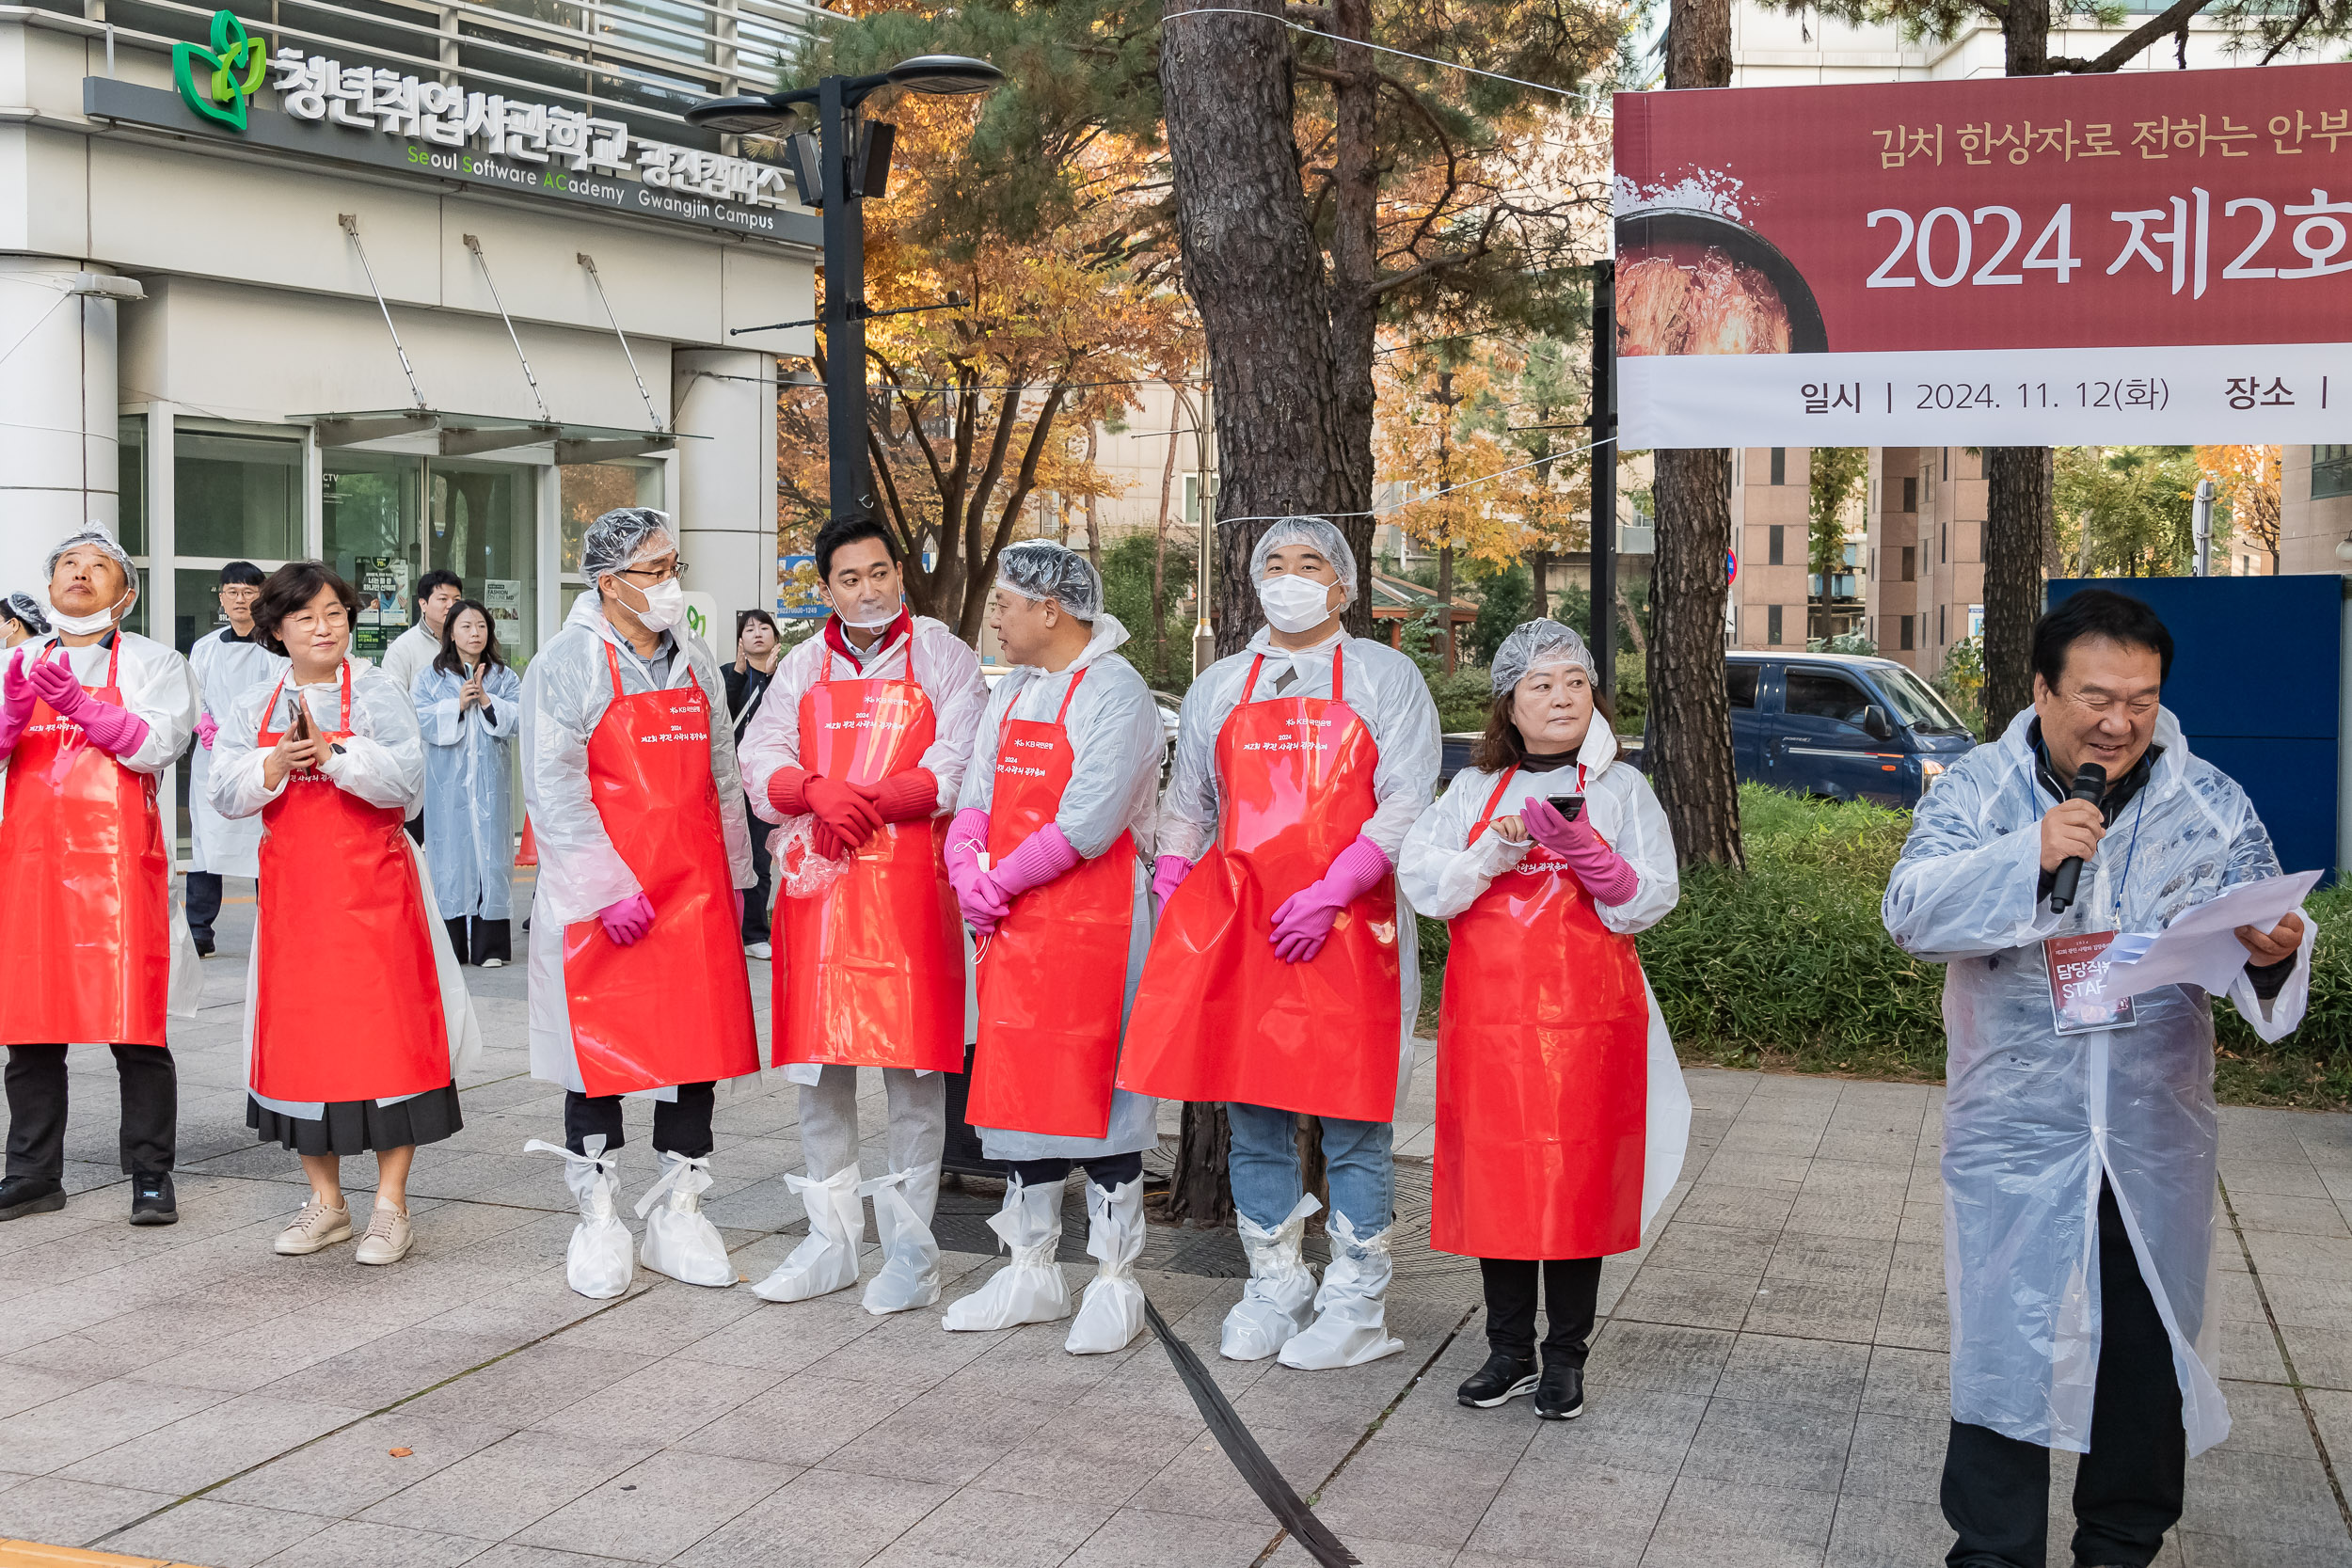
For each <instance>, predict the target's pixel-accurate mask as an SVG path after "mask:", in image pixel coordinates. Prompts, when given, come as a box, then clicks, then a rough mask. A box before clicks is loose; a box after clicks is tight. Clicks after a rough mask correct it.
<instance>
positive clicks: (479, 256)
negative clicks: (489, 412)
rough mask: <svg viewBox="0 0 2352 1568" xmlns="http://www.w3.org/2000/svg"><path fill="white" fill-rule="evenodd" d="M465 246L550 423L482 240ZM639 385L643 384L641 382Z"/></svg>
mask: <svg viewBox="0 0 2352 1568" xmlns="http://www.w3.org/2000/svg"><path fill="white" fill-rule="evenodd" d="M466 248H467V249H468V250H470V251H472V252H473V262H474V265H475V266H477V267H480V268H481V269H482V281H483V282H485V283H486V284H488V285H489V289H490V303H491V304H493V305H495V306H497V307H498V308H499V320H501V321H502V322H504V323H505V324H506V341H508V342H510V343H513V344H514V345H515V357H516V358H517V359H519V360H521V361H522V366H523V379H524V380H525V381H528V382H530V383H531V401H532V402H533V403H535V404H538V405H539V418H540V419H542V420H546V421H547V422H548V423H549V424H552V423H554V422H555V416H554V415H553V414H550V413H548V400H547V399H546V398H545V397H544V396H542V395H541V394H540V391H539V378H538V377H537V376H535V375H533V374H532V372H531V356H529V355H527V354H525V353H524V352H523V341H522V338H521V336H520V335H519V334H517V333H516V330H515V318H514V317H512V316H510V315H508V314H507V313H506V301H504V300H502V299H501V298H499V285H498V279H497V278H495V277H491V276H490V259H489V258H488V257H487V256H485V255H484V254H483V253H482V242H481V241H480V240H479V239H477V238H475V237H474V236H473V235H471V234H469V235H467V236H466ZM629 368H630V369H632V370H634V369H635V368H636V366H635V365H634V363H632V364H631V365H630V367H629ZM639 385H640V386H643V385H644V384H643V383H642V382H641V383H640V384H639ZM447 439H448V438H447V437H446V436H444V437H443V444H444V446H446V444H447ZM516 444H517V445H519V444H520V443H516ZM442 455H443V456H453V455H455V454H454V453H452V452H449V451H444V452H443V453H442Z"/></svg>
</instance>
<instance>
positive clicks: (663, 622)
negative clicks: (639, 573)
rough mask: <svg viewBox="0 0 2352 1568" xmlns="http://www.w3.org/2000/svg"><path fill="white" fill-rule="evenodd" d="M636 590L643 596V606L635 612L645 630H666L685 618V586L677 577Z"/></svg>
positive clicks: (625, 579)
mask: <svg viewBox="0 0 2352 1568" xmlns="http://www.w3.org/2000/svg"><path fill="white" fill-rule="evenodd" d="M622 580H623V581H627V580H628V579H627V578H623V579H622ZM631 586H635V585H634V584H631ZM637 592H638V593H640V594H644V596H645V608H644V609H643V610H639V611H638V612H637V618H638V619H639V620H640V621H643V622H644V623H645V629H646V630H647V631H668V630H669V629H670V628H672V627H673V626H676V625H677V624H678V623H679V622H681V621H683V620H685V619H686V588H685V585H684V584H682V583H680V582H679V581H678V579H677V578H670V580H669V581H667V582H657V583H655V584H654V585H653V586H652V587H651V588H639V589H638V590H637Z"/></svg>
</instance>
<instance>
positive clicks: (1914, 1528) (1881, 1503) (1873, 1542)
mask: <svg viewBox="0 0 2352 1568" xmlns="http://www.w3.org/2000/svg"><path fill="white" fill-rule="evenodd" d="M1951 1547H1952V1531H1951V1528H1950V1527H1949V1526H1947V1525H1946V1524H1945V1523H1944V1515H1943V1512H1942V1511H1941V1510H1940V1509H1939V1508H1938V1507H1937V1506H1936V1504H1935V1503H1934V1501H1933V1500H1932V1497H1930V1498H1929V1499H1926V1500H1922V1499H1920V1498H1917V1497H1903V1498H1892V1497H1853V1496H1851V1495H1849V1496H1846V1497H1840V1498H1838V1499H1837V1519H1836V1523H1835V1524H1834V1525H1833V1526H1832V1527H1831V1528H1830V1534H1829V1555H1828V1558H1827V1559H1826V1564H1825V1568H1925V1565H1928V1564H1933V1563H1940V1562H1942V1561H1943V1560H1944V1554H1945V1553H1946V1552H1948V1551H1950V1550H1951ZM2058 1550H2060V1551H2061V1552H2063V1551H2064V1550H2065V1547H2064V1546H2063V1545H2060V1546H2059V1547H2058Z"/></svg>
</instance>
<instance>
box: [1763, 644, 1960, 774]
mask: <svg viewBox="0 0 2352 1568" xmlns="http://www.w3.org/2000/svg"><path fill="white" fill-rule="evenodd" d="M1724 688H1725V689H1726V691H1727V692H1728V693H1729V695H1730V698H1731V747H1732V752H1733V753H1734V756H1735V758H1736V760H1737V763H1738V766H1739V769H1740V777H1741V778H1742V779H1746V780H1749V781H1751V782H1753V783H1756V784H1771V785H1772V787H1774V788H1775V789H1786V790H1790V791H1793V792H1795V793H1796V794H1799V795H1819V796H1826V797H1829V798H1831V799H1834V800H1871V801H1875V802H1877V803H1878V804H1880V805H1883V806H1915V805H1917V804H1918V803H1919V797H1920V796H1921V795H1922V794H1923V793H1925V792H1926V791H1927V790H1928V789H1929V788H1930V787H1931V786H1932V785H1933V784H1934V783H1935V781H1936V779H1937V777H1938V776H1939V775H1941V774H1942V773H1943V771H1944V769H1945V768H1948V767H1950V766H1951V764H1952V763H1953V762H1955V761H1956V760H1958V759H1959V758H1960V757H1961V756H1962V755H1963V753H1965V752H1968V751H1969V750H1970V749H1971V748H1972V747H1974V746H1975V745H1976V744H1977V737H1976V735H1975V733H1974V732H1973V731H1971V730H1970V729H1969V728H1968V726H1967V725H1966V724H1963V722H1961V720H1960V716H1959V715H1958V714H1956V713H1954V712H1953V711H1952V710H1951V708H1950V707H1948V706H1947V705H1946V704H1945V702H1944V699H1943V698H1941V697H1939V696H1937V695H1936V693H1935V689H1933V688H1932V687H1931V686H1929V685H1928V683H1927V682H1925V681H1923V680H1921V679H1920V678H1919V677H1918V676H1917V675H1915V674H1914V673H1911V671H1910V670H1908V669H1906V668H1905V667H1904V666H1902V665H1900V664H1898V663H1896V662H1895V661H1894V660H1893V659H1891V658H1866V657H1859V656H1857V655H1853V654H1778V653H1771V654H1768V653H1753V652H1740V653H1732V654H1727V655H1725V656H1724Z"/></svg>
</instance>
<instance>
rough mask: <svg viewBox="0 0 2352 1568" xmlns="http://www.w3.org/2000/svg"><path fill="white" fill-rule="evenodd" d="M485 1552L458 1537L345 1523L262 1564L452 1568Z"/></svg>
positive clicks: (481, 1546)
mask: <svg viewBox="0 0 2352 1568" xmlns="http://www.w3.org/2000/svg"><path fill="white" fill-rule="evenodd" d="M486 1549H487V1544H486V1543H485V1542H481V1541H474V1540H469V1539H468V1538H467V1537H465V1536H462V1535H442V1534H438V1533H436V1532H435V1531H432V1530H421V1529H402V1528H396V1527H394V1526H391V1525H370V1524H361V1523H359V1522H358V1521H356V1520H351V1519H345V1520H342V1521H341V1522H340V1523H337V1524H332V1525H329V1526H327V1527H326V1528H325V1529H323V1530H320V1531H319V1532H318V1533H317V1534H315V1535H310V1536H305V1537H304V1538H303V1539H302V1540H300V1541H297V1542H295V1543H294V1544H293V1545H291V1546H288V1547H287V1548H286V1549H285V1550H283V1551H281V1552H278V1553H277V1554H275V1555H274V1556H271V1557H266V1558H263V1559H262V1561H263V1562H264V1563H266V1564H268V1568H457V1564H459V1563H461V1562H469V1561H471V1560H473V1559H475V1558H477V1557H479V1556H481V1555H482V1553H483V1552H484V1551H485V1550H486Z"/></svg>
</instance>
